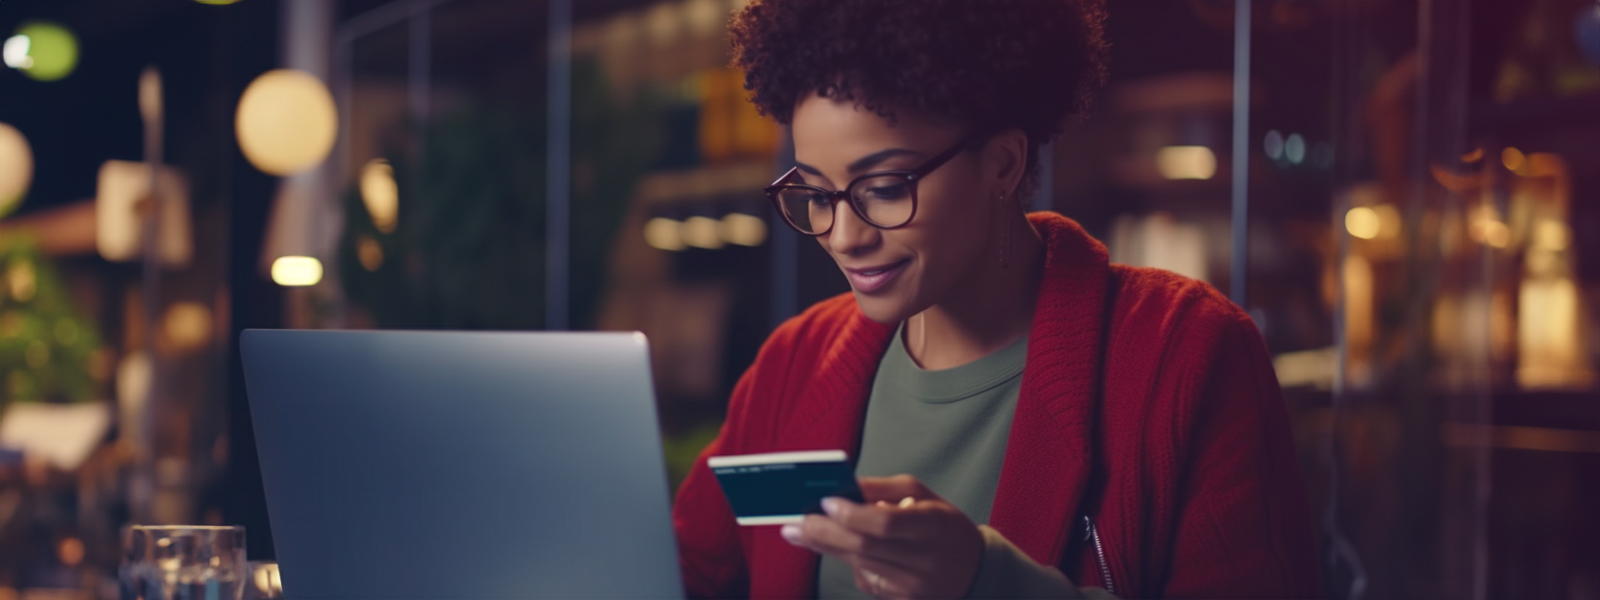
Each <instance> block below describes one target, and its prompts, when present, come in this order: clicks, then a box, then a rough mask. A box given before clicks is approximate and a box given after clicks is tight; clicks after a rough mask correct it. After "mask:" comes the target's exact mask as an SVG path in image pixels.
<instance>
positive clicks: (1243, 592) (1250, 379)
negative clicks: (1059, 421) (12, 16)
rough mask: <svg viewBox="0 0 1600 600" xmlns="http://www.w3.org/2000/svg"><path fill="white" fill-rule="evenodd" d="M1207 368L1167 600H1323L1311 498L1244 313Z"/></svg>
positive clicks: (1267, 366)
mask: <svg viewBox="0 0 1600 600" xmlns="http://www.w3.org/2000/svg"><path fill="white" fill-rule="evenodd" d="M1235 314H1236V316H1235V317H1234V318H1233V319H1232V321H1231V322H1229V323H1227V324H1226V325H1225V326H1223V327H1222V329H1221V331H1220V332H1219V334H1218V335H1217V336H1216V337H1215V338H1213V343H1212V344H1210V345H1211V346H1212V347H1210V348H1207V349H1206V351H1207V353H1208V354H1209V359H1210V360H1209V363H1210V368H1209V369H1208V372H1207V373H1205V374H1204V375H1203V383H1202V384H1201V385H1202V387H1201V390H1202V391H1201V395H1200V397H1199V398H1198V399H1197V402H1196V403H1195V404H1194V406H1193V411H1194V414H1193V421H1192V423H1193V425H1192V429H1191V431H1190V433H1189V435H1188V436H1187V437H1188V440H1187V443H1186V444H1185V449H1184V450H1183V451H1182V454H1181V455H1182V456H1184V457H1185V462H1186V463H1187V464H1186V465H1185V468H1184V469H1183V472H1184V473H1185V477H1184V479H1183V481H1181V482H1180V483H1179V493H1178V494H1177V497H1178V498H1180V499H1181V500H1180V501H1179V505H1178V507H1177V511H1178V512H1177V515H1176V522H1175V531H1174V533H1175V539H1174V543H1175V548H1174V551H1173V553H1172V554H1173V556H1176V557H1181V560H1175V561H1174V562H1173V564H1172V565H1171V571H1170V573H1169V575H1168V578H1167V580H1166V584H1165V586H1164V587H1165V589H1164V591H1163V593H1162V594H1161V595H1162V596H1163V597H1168V598H1216V597H1229V598H1307V597H1318V596H1319V595H1320V591H1319V586H1320V584H1319V583H1318V577H1317V567H1316V558H1315V549H1314V541H1313V533H1314V532H1313V530H1312V526H1311V521H1310V515H1309V514H1308V510H1307V509H1308V507H1307V502H1306V491H1305V488H1304V483H1303V480H1302V479H1301V477H1300V473H1299V470H1300V469H1299V465H1298V464H1297V462H1296V458H1295V457H1296V454H1295V447H1294V439H1293V432H1292V430H1291V427H1290V422H1289V415H1288V411H1287V409H1286V407H1285V406H1284V402H1283V396H1282V393H1281V391H1280V388H1279V386H1278V382H1277V378H1276V376H1275V375H1274V373H1273V371H1272V362H1271V358H1270V356H1269V355H1268V353H1267V348H1266V343H1265V341H1264V340H1262V338H1261V335H1260V333H1258V332H1257V330H1256V328H1255V325H1254V324H1253V323H1252V322H1251V321H1250V320H1249V318H1248V317H1246V316H1245V315H1244V314H1243V313H1242V312H1239V313H1235Z"/></svg>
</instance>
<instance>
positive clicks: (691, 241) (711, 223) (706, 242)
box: [681, 217, 722, 250]
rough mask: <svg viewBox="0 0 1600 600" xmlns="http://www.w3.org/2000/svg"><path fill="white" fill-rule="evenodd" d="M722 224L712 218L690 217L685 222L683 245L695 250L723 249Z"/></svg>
mask: <svg viewBox="0 0 1600 600" xmlns="http://www.w3.org/2000/svg"><path fill="white" fill-rule="evenodd" d="M721 225H722V222H721V221H718V220H716V219H713V218H711V217H689V218H688V219H686V220H684V222H683V229H682V232H681V233H682V235H683V243H685V244H688V245H690V246H693V247H695V248H705V249H707V250H716V249H718V248H721V247H722V232H721V231H718V230H719V229H721V228H722V227H721Z"/></svg>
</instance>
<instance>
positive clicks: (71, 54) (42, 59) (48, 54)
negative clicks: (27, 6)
mask: <svg viewBox="0 0 1600 600" xmlns="http://www.w3.org/2000/svg"><path fill="white" fill-rule="evenodd" d="M3 52H4V58H5V63H6V66H8V67H11V68H13V69H17V70H19V71H22V73H23V74H25V75H27V76H28V77H32V78H33V79H37V80H39V81H56V80H59V79H61V78H64V77H66V76H68V75H71V74H72V70H73V69H75V68H77V67H78V38H77V36H75V35H73V33H72V30H70V29H67V28H66V26H64V25H62V24H60V23H55V22H52V21H29V22H26V23H23V24H22V26H21V27H18V28H17V33H16V35H13V36H11V37H10V38H8V39H7V40H6V43H5V46H4V48H3Z"/></svg>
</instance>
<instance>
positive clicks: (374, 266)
mask: <svg viewBox="0 0 1600 600" xmlns="http://www.w3.org/2000/svg"><path fill="white" fill-rule="evenodd" d="M356 258H357V259H358V260H360V261H361V268H363V269H366V270H368V271H376V270H378V268H379V267H382V266H383V245H382V244H379V243H378V240H375V239H372V236H369V235H363V236H361V237H359V238H356Z"/></svg>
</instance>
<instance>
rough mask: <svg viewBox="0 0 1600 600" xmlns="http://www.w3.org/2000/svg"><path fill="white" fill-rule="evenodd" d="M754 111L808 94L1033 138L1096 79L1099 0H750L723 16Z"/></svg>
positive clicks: (1088, 92)
mask: <svg viewBox="0 0 1600 600" xmlns="http://www.w3.org/2000/svg"><path fill="white" fill-rule="evenodd" d="M729 30H730V33H731V37H732V42H733V48H734V58H733V64H734V66H735V67H737V68H739V69H740V70H742V71H744V73H745V89H747V90H749V91H750V99H751V101H752V102H754V103H755V105H756V107H757V108H759V109H760V110H761V112H762V113H763V114H766V115H768V116H770V117H773V118H775V119H777V120H778V122H780V123H783V124H785V125H787V124H789V123H790V121H791V119H792V118H793V117H794V108H795V104H796V103H797V102H798V101H799V100H800V99H801V98H802V97H804V96H806V95H809V94H811V93H813V92H814V93H817V94H820V95H822V96H823V97H826V98H832V99H836V100H843V101H854V102H858V103H860V104H861V106H862V107H864V108H866V109H868V110H871V111H873V112H875V113H877V114H879V115H881V116H883V117H884V118H887V119H889V120H891V122H892V121H893V120H894V119H895V115H894V112H893V111H894V109H904V110H910V111H916V112H918V113H921V114H925V115H929V116H932V117H935V118H946V119H953V120H955V121H956V122H959V123H962V124H964V125H966V126H968V127H971V128H974V129H995V130H997V129H1006V128H1011V127H1016V128H1020V129H1021V130H1022V131H1023V132H1024V133H1026V134H1027V136H1028V145H1029V156H1030V159H1029V162H1030V164H1029V168H1028V174H1027V177H1026V178H1025V180H1024V182H1023V186H1024V188H1030V189H1019V190H1018V194H1019V195H1022V194H1024V193H1027V192H1030V191H1031V186H1032V184H1033V182H1034V181H1036V178H1037V170H1038V164H1037V155H1038V152H1037V148H1038V146H1039V145H1040V144H1043V143H1046V142H1049V141H1050V140H1052V139H1054V138H1055V137H1056V136H1057V135H1060V133H1061V130H1062V127H1063V126H1064V125H1065V123H1066V121H1068V120H1069V119H1072V118H1077V117H1081V116H1083V115H1084V114H1085V113H1086V112H1087V111H1088V109H1089V105H1090V103H1091V100H1092V98H1093V97H1094V95H1095V94H1096V92H1097V91H1098V90H1099V88H1100V86H1101V85H1102V84H1103V83H1104V82H1105V78H1106V67H1105V63H1106V54H1107V44H1106V41H1105V35H1104V30H1105V5H1104V2H1103V0H754V1H753V2H751V3H750V4H749V5H748V6H746V7H745V8H744V10H742V11H740V12H739V13H738V14H736V15H734V17H733V19H732V22H731V23H730V27H729Z"/></svg>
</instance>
